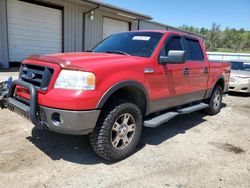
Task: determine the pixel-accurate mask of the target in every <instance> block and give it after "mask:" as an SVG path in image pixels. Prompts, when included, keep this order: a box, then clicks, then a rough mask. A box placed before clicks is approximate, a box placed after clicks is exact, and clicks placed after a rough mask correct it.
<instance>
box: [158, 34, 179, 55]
mask: <svg viewBox="0 0 250 188" xmlns="http://www.w3.org/2000/svg"><path fill="white" fill-rule="evenodd" d="M170 50H183V47H182V44H181V38H180V37H177V36H176V37H172V38H171V39H170V40H168V39H167V41H166V42H165V44H164V46H163V47H162V49H161V51H160V56H168V52H169V51H170Z"/></svg>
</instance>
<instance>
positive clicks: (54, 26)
mask: <svg viewBox="0 0 250 188" xmlns="http://www.w3.org/2000/svg"><path fill="white" fill-rule="evenodd" d="M7 16H8V43H9V59H10V61H11V62H20V61H21V60H22V59H24V58H25V57H27V56H29V55H30V54H48V53H58V52H62V10H59V9H54V8H49V7H46V6H41V5H36V4H32V3H27V2H23V1H18V0H8V1H7Z"/></svg>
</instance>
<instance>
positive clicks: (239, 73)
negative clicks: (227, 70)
mask: <svg viewBox="0 0 250 188" xmlns="http://www.w3.org/2000/svg"><path fill="white" fill-rule="evenodd" d="M234 76H235V77H244V78H248V77H250V72H249V71H241V70H231V77H234Z"/></svg>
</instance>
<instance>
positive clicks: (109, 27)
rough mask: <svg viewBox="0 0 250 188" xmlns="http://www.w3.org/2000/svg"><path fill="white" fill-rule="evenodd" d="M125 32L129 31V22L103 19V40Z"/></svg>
mask: <svg viewBox="0 0 250 188" xmlns="http://www.w3.org/2000/svg"><path fill="white" fill-rule="evenodd" d="M124 31H129V23H128V22H124V21H119V20H114V19H110V18H103V38H106V37H108V36H110V35H112V34H115V33H119V32H124Z"/></svg>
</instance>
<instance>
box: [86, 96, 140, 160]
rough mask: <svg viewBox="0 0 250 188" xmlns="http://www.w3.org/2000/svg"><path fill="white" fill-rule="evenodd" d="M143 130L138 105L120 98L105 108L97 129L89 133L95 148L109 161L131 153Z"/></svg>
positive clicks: (120, 158)
mask: <svg viewBox="0 0 250 188" xmlns="http://www.w3.org/2000/svg"><path fill="white" fill-rule="evenodd" d="M141 131H142V114H141V111H140V109H139V108H138V106H136V105H135V104H133V103H130V102H128V101H124V100H119V101H117V102H115V103H113V104H111V105H109V106H107V107H106V108H104V109H103V113H102V114H101V115H100V118H99V120H98V122H97V126H96V128H95V130H94V131H93V132H92V133H91V134H90V135H89V138H90V144H91V146H92V148H93V150H94V151H95V152H96V153H97V154H98V155H99V156H101V157H103V158H105V159H107V160H109V161H113V162H115V161H119V160H122V159H124V158H126V157H128V156H129V155H131V154H132V153H133V152H134V151H135V148H136V146H137V144H138V142H139V139H140V137H141Z"/></svg>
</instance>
